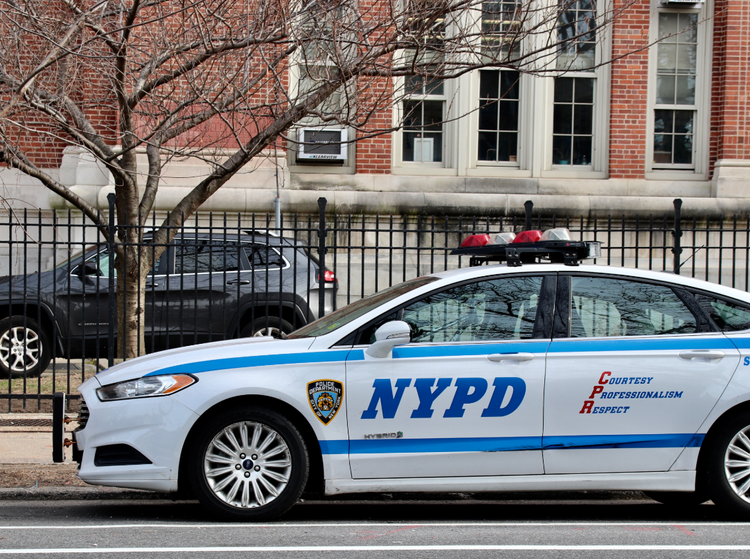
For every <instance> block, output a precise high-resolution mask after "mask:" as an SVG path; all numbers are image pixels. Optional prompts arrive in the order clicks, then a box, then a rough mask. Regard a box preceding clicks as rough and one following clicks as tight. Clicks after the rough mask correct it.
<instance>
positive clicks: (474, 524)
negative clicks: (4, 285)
mask: <svg viewBox="0 0 750 559" xmlns="http://www.w3.org/2000/svg"><path fill="white" fill-rule="evenodd" d="M677 525H680V526H717V527H722V526H746V527H747V526H750V522H684V521H683V522H344V523H341V522H338V523H330V522H329V523H317V522H316V523H305V522H266V523H259V522H250V523H245V524H241V523H235V522H231V523H222V522H213V523H205V524H179V523H175V524H164V523H162V524H90V525H88V524H84V525H80V526H76V525H67V526H66V525H60V526H44V525H40V526H0V532H2V531H3V530H104V529H111V528H117V529H121V528H149V529H150V528H182V529H190V530H193V529H195V528H215V527H217V526H220V527H222V528H243V529H247V528H264V529H267V528H357V527H370V526H376V527H387V528H396V527H399V526H408V527H413V526H423V527H427V528H429V527H431V526H435V527H442V526H450V527H454V528H465V527H480V528H482V527H492V528H497V527H500V528H503V527H509V528H518V527H533V526H541V527H554V526H565V527H569V526H585V527H598V526H602V527H604V526H647V527H654V526H661V527H665V528H674V527H675V526H677Z"/></svg>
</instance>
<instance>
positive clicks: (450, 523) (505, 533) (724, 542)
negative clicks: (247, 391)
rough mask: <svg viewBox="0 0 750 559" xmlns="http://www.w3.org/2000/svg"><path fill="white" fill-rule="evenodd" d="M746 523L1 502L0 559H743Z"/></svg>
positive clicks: (713, 515) (460, 508)
mask: <svg viewBox="0 0 750 559" xmlns="http://www.w3.org/2000/svg"><path fill="white" fill-rule="evenodd" d="M749 528H750V523H746V522H736V521H731V520H726V519H723V518H721V516H720V515H719V514H718V512H717V510H716V509H715V507H713V506H712V505H710V504H709V505H703V506H701V507H695V508H692V509H683V510H675V509H670V508H669V507H665V506H663V505H658V504H655V503H652V502H650V501H647V500H623V501H620V500H586V501H581V500H558V501H554V500H534V501H524V500H513V501H506V500H473V499H466V500H461V499H459V500H453V501H441V500H435V501H398V500H394V501H387V500H385V501H384V500H381V501H378V502H374V503H373V502H358V501H353V502H330V501H329V502H322V501H308V502H304V503H302V504H299V505H297V506H295V507H294V508H293V509H292V510H291V511H290V512H289V513H288V514H287V515H286V516H285V517H284V518H283V519H282V520H280V521H277V522H273V523H262V524H244V523H243V524H240V523H221V522H215V521H214V520H212V519H211V518H209V517H207V516H206V515H205V514H204V513H203V511H202V509H201V508H200V506H199V505H198V504H197V503H195V502H173V501H166V500H146V501H138V500H128V499H125V500H111V501H75V500H57V501H50V500H47V501H14V500H5V501H0V556H17V557H50V556H56V557H68V556H77V555H84V556H86V557H123V556H124V555H126V554H135V555H134V556H136V555H137V556H138V557H171V558H174V557H180V558H182V557H187V558H200V559H207V558H214V557H215V558H227V557H264V558H265V557H272V558H274V559H276V558H279V559H287V558H290V559H291V558H294V559H299V558H300V557H303V558H306V557H312V558H317V557H321V558H322V557H325V558H326V559H330V558H336V559H339V558H359V557H368V558H370V557H373V558H380V557H382V558H389V559H390V558H393V557H399V558H400V557H405V558H409V559H410V558H431V559H432V558H436V559H454V558H455V559H458V558H461V559H463V558H466V557H480V558H483V557H492V558H497V557H513V558H516V557H521V558H527V557H528V558H533V557H575V558H578V557H583V558H587V557H597V558H601V557H613V558H620V557H628V558H629V557H638V559H647V558H652V557H653V558H664V557H711V558H715V557H743V556H747V554H748V553H749V552H750V530H749Z"/></svg>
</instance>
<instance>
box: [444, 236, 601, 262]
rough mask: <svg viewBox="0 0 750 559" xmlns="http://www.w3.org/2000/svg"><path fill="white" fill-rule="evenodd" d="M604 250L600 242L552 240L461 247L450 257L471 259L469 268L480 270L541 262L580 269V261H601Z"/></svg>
mask: <svg viewBox="0 0 750 559" xmlns="http://www.w3.org/2000/svg"><path fill="white" fill-rule="evenodd" d="M601 246H602V244H601V243H600V242H599V241H573V240H550V241H537V242H526V243H524V242H520V243H509V244H485V245H483V246H462V247H459V248H457V249H454V250H453V252H451V255H457V256H471V259H470V260H469V266H481V265H482V264H489V263H490V262H507V263H508V266H521V265H522V264H531V263H534V262H541V261H542V260H548V261H550V262H555V263H562V264H565V265H566V266H578V264H579V262H580V261H581V260H585V259H587V258H599V257H601V254H602V252H601Z"/></svg>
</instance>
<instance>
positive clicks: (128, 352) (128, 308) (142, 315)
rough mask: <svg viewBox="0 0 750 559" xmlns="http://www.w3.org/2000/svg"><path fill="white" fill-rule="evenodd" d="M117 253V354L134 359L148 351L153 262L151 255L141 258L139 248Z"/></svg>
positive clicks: (122, 357)
mask: <svg viewBox="0 0 750 559" xmlns="http://www.w3.org/2000/svg"><path fill="white" fill-rule="evenodd" d="M117 252H118V255H117V256H118V257H117V261H116V268H117V356H118V357H119V358H121V359H132V358H133V357H138V356H139V355H143V354H144V353H146V338H145V331H146V328H145V326H146V312H145V311H146V278H147V277H148V271H149V269H150V265H148V266H147V265H146V260H147V259H148V257H147V256H146V257H144V258H139V254H138V253H139V250H138V248H137V247H127V248H125V249H123V250H118V251H117ZM123 254H124V255H125V257H124V258H123V257H122V255H123ZM144 268H145V269H144Z"/></svg>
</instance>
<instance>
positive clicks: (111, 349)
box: [107, 194, 117, 367]
mask: <svg viewBox="0 0 750 559" xmlns="http://www.w3.org/2000/svg"><path fill="white" fill-rule="evenodd" d="M107 202H109V227H108V230H109V239H107V250H108V251H109V297H107V301H108V303H109V310H108V318H109V324H108V325H107V328H108V330H107V367H111V366H112V365H114V364H115V324H116V323H117V292H116V286H115V265H114V264H115V232H116V231H115V195H114V194H107Z"/></svg>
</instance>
